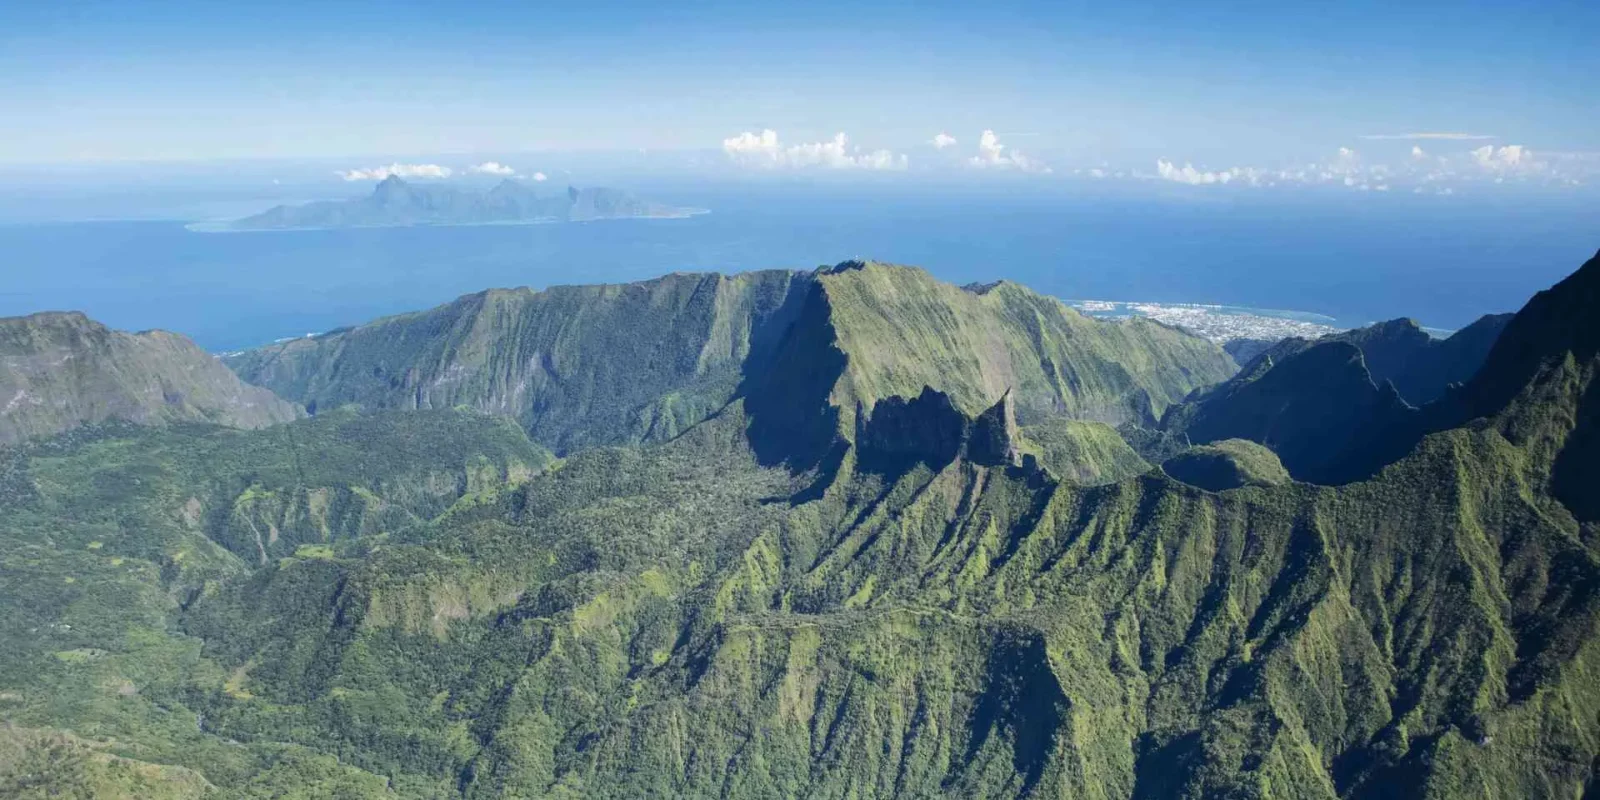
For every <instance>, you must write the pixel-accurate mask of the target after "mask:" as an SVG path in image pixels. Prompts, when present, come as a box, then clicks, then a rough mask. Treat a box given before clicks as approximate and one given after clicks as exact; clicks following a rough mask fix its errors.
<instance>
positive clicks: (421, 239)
mask: <svg viewBox="0 0 1600 800" xmlns="http://www.w3.org/2000/svg"><path fill="white" fill-rule="evenodd" d="M1177 188H1180V189H1184V190H1185V191H1182V192H1171V193H1166V192H1159V191H1157V192H1152V191H1143V192H1139V193H1131V192H1129V193H1121V194H1117V193H1098V194H1095V193H1086V192H1077V191H1066V190H1048V191H1044V190H1023V189H1017V188H1015V187H1011V188H1007V189H1005V190H988V191H977V190H970V189H962V188H960V187H918V188H916V189H911V188H908V187H896V186H893V185H889V184H885V183H878V184H872V185H864V186H863V185H844V184H831V185H808V184H799V183H794V184H770V183H769V184H751V185H747V186H717V187H678V188H677V189H675V190H674V189H671V188H670V187H669V188H668V189H665V190H663V191H664V192H665V193H664V194H663V193H661V192H657V193H654V194H650V195H647V196H649V197H650V198H651V199H655V200H660V201H662V202H670V203H674V204H680V205H689V206H698V207H704V208H709V209H711V212H712V213H710V214H707V215H703V216H697V217H693V218H690V219H675V220H612V221H603V222H593V223H581V224H549V225H521V226H504V225H500V226H478V227H411V228H385V229H367V230H344V231H292V232H264V233H229V234H220V233H197V232H192V231H189V230H186V229H185V228H184V224H185V223H186V222H189V221H192V220H191V219H172V220H142V221H116V220H105V221H92V222H43V223H40V222H19V223H11V224H0V254H3V255H0V276H3V277H0V316H9V315H16V314H25V313H29V312H33V311H40V310H46V309H56V310H60V309H76V310H81V311H84V312H85V313H87V314H89V315H90V316H91V317H94V318H96V319H99V320H101V321H103V322H105V323H107V324H109V325H112V326H113V327H117V328H123V329H130V330H142V329H146V328H166V329H169V330H175V331H179V332H182V333H185V334H188V335H190V336H192V337H193V338H194V339H195V340H196V341H198V342H199V343H200V344H201V345H202V346H204V347H206V348H208V349H211V350H213V351H226V350H235V349H240V348H245V347H250V346H254V345H260V344H264V343H267V342H271V341H274V340H276V339H280V338H285V337H292V336H300V335H304V334H306V333H314V332H320V331H324V330H328V329H331V328H334V327H339V326H343V325H350V324H355V323H359V322H362V321H365V320H368V319H372V318H374V317H378V316H382V315H386V314H394V313H398V312H403V311H409V310H416V309H421V308H427V307H429V306H433V305H437V304H439V303H443V302H447V301H449V300H451V299H453V298H455V297H457V296H459V295H462V294H465V293H469V292H474V291H477V290H480V289H484V288H488V287H498V286H533V287H543V286H549V285H552V284H571V283H598V282H621V281H633V280H640V279H644V278H649V277H653V276H656V275H660V274H663V273H666V272H671V271H689V270H694V271H699V270H717V271H722V272H738V271H744V270H750V269H761V268H769V267H785V268H802V269H809V268H812V267H815V266H818V265H820V264H831V263H836V262H838V261H842V260H845V259H850V258H858V257H860V258H874V259H879V260H885V261H893V262H898V263H905V264H916V265H919V266H922V267H925V268H927V269H928V270H929V271H930V272H932V273H933V274H935V275H937V276H939V277H941V278H944V279H946V280H950V281H954V282H957V283H966V282H969V281H989V280H994V279H997V278H1006V279H1011V280H1015V281H1018V282H1020V283H1023V284H1026V285H1028V286H1031V287H1033V288H1035V289H1037V290H1039V291H1041V292H1045V293H1047V294H1052V295H1056V296H1058V297H1061V298H1064V299H1078V300H1084V299H1100V300H1122V301H1129V300H1132V301H1153V302H1164V303H1174V302H1183V303H1217V304H1225V305H1231V306H1243V307H1251V308H1268V309H1281V310H1293V311H1303V312H1310V313H1316V314H1321V315H1326V316H1328V317H1332V318H1334V319H1336V320H1338V321H1339V322H1340V323H1342V324H1345V325H1361V324H1366V323H1368V322H1372V321H1376V320H1380V319H1389V318H1393V317H1399V316H1410V317H1414V318H1416V319H1417V320H1419V321H1420V322H1422V323H1423V324H1424V325H1427V326H1431V327H1435V328H1443V329H1452V328H1457V327H1460V326H1462V325H1465V324H1467V323H1468V322H1470V321H1472V320H1473V319H1475V318H1476V317H1478V316H1479V315H1481V314H1484V313H1490V312H1500V311H1512V310H1515V309H1517V308H1518V307H1519V306H1520V305H1521V304H1522V303H1523V302H1524V301H1525V300H1526V299H1527V297H1528V296H1529V295H1531V294H1532V293H1533V292H1535V291H1538V290H1539V289H1543V288H1545V287H1546V286H1548V285H1550V284H1551V283H1553V282H1555V281H1557V280H1559V279H1560V278H1562V277H1564V276H1565V275H1566V274H1568V273H1570V272H1571V271H1573V270H1574V269H1576V268H1577V267H1578V266H1579V265H1580V264H1581V263H1582V262H1583V261H1584V260H1585V259H1587V258H1588V257H1589V256H1591V255H1593V254H1594V252H1595V250H1596V248H1597V247H1600V215H1597V214H1596V213H1595V212H1594V211H1593V210H1592V209H1591V208H1589V207H1588V205H1587V204H1581V203H1572V202H1570V201H1561V200H1559V199H1550V200H1537V199H1535V200H1530V199H1528V198H1506V199H1503V200H1491V199H1484V198H1476V199H1474V198H1465V197H1453V198H1450V197H1446V198H1441V197H1412V196H1409V195H1407V196H1395V197H1388V196H1376V195H1364V196H1359V197H1358V196H1354V193H1341V194H1337V195H1329V194H1324V195H1288V194H1287V193H1274V192H1272V191H1270V190H1254V191H1250V192H1231V191H1230V192H1229V193H1227V194H1223V193H1222V192H1213V193H1210V194H1207V193H1206V190H1204V189H1202V190H1200V191H1187V190H1188V189H1189V187H1177Z"/></svg>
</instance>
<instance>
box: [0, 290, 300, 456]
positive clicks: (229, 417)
mask: <svg viewBox="0 0 1600 800" xmlns="http://www.w3.org/2000/svg"><path fill="white" fill-rule="evenodd" d="M298 416H303V414H302V412H300V410H299V409H298V408H296V407H295V406H294V405H291V404H289V403H287V402H284V401H283V400H281V399H279V398H278V397H277V396H275V395H273V393H272V392H271V391H269V390H266V389H262V388H260V387H257V386H251V385H249V384H246V383H244V382H242V381H240V380H239V378H238V377H237V376H236V375H234V373H233V372H231V371H230V370H228V368H227V367H225V366H223V365H222V364H221V363H219V362H218V361H217V360H216V359H215V358H213V357H212V356H210V355H209V354H207V353H206V352H204V351H203V350H201V349H200V348H199V347H197V346H196V345H195V344H194V343H193V342H191V341H189V340H188V339H187V338H185V337H183V336H179V335H177V334H174V333H167V332H165V331H147V332H144V333H123V332H121V331H113V330H111V329H109V328H107V327H105V326H104V325H101V324H99V323H97V322H94V321H93V320H90V319H89V318H88V317H85V316H84V315H82V314H78V313H44V314H34V315H32V316H27V317H11V318H6V319H0V444H8V443H10V444H14V443H17V442H20V441H22V440H24V439H28V438H33V437H40V436H48V435H51V434H55V433H59V432H61V431H64V430H68V429H70V428H74V427H77V426H79V425H83V424H90V423H98V422H104V421H107V420H126V421H130V422H136V423H141V424H163V423H170V422H215V423H218V424H222V425H228V426H232V427H238V428H259V427H262V426H265V425H271V424H273V423H277V422H286V421H289V420H292V419H295V418H296V417H298Z"/></svg>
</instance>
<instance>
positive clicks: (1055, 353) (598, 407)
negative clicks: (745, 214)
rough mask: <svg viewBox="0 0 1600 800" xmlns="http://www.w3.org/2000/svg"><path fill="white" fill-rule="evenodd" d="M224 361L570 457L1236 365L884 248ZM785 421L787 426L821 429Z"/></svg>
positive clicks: (1093, 393)
mask: <svg viewBox="0 0 1600 800" xmlns="http://www.w3.org/2000/svg"><path fill="white" fill-rule="evenodd" d="M228 363H229V365H230V366H232V367H233V368H234V369H235V370H237V371H238V372H239V374H240V375H241V376H242V377H243V378H244V379H245V380H247V381H250V382H252V383H256V384H259V385H261V386H265V387H268V388H270V389H272V390H274V391H276V392H278V393H279V394H280V395H282V396H284V397H287V398H291V399H293V400H295V401H297V402H300V403H303V404H305V405H306V406H307V407H308V408H310V409H312V410H313V411H315V410H317V409H325V408H333V407H337V406H339V405H343V404H347V403H357V404H360V405H363V406H367V407H371V408H439V407H451V406H456V405H466V406H470V407H472V408H475V409H478V410H481V411H486V412H490V413H497V414H506V415H509V416H513V417H515V418H516V419H518V420H519V421H520V422H522V423H523V425H524V426H525V427H526V428H527V429H528V431H529V433H530V435H531V436H533V437H534V439H535V440H537V441H539V442H541V443H543V444H546V445H548V446H550V447H552V448H555V449H556V450H557V451H559V452H570V451H572V450H575V449H578V448H581V447H585V446H592V445H597V444H624V443H637V442H648V441H661V440H664V439H669V438H671V437H673V436H676V435H678V434H679V433H681V432H682V431H684V430H686V429H688V428H689V427H690V426H692V425H694V424H696V423H698V422H700V421H702V420H704V419H706V418H707V417H709V416H710V415H712V414H713V413H715V412H716V411H717V410H719V409H720V408H722V407H723V406H724V405H726V404H727V402H728V401H730V400H732V399H733V398H734V397H735V396H744V397H754V398H755V399H754V400H753V408H756V407H760V408H764V407H765V405H764V404H767V403H771V404H776V407H780V408H787V405H786V404H789V403H791V401H792V400H793V398H794V396H795V395H796V393H799V394H803V395H807V399H806V401H805V402H806V403H807V404H808V405H807V408H806V410H805V412H804V413H805V414H808V415H814V414H822V413H826V412H824V411H823V409H824V408H825V407H833V408H837V409H838V412H837V413H838V415H839V421H838V423H837V424H824V425H823V426H822V427H821V428H820V429H819V431H818V432H817V433H815V434H812V436H813V438H816V437H820V438H821V439H822V440H823V441H822V442H821V444H820V445H818V446H819V447H820V448H821V449H826V442H827V440H828V439H831V437H832V436H833V435H834V434H835V433H836V432H837V433H839V434H840V435H841V436H843V437H844V438H846V439H848V438H849V437H850V431H851V430H853V427H854V423H853V421H852V417H853V414H854V413H855V406H856V404H857V402H860V403H862V404H863V407H864V408H865V409H867V410H868V412H869V413H870V410H871V407H872V406H873V404H875V403H876V402H877V401H878V400H880V399H882V398H885V397H890V396H897V395H898V396H902V397H915V396H917V395H918V394H919V393H920V392H921V390H922V388H923V387H924V386H932V387H934V388H936V389H938V390H940V391H943V392H945V393H947V394H949V396H950V398H951V401H952V403H953V404H954V405H955V407H956V408H959V409H961V410H962V411H964V412H966V413H968V414H976V413H978V412H980V411H982V410H983V409H986V408H988V407H989V406H991V405H993V404H994V403H995V402H996V401H998V400H999V398H1000V397H1001V395H1003V394H1004V393H1005V392H1007V391H1008V390H1009V391H1012V392H1013V397H1014V406H1015V413H1016V414H1017V415H1018V418H1019V419H1020V420H1022V421H1023V422H1024V423H1025V424H1026V423H1027V422H1029V421H1031V420H1032V419H1035V418H1045V417H1049V416H1059V415H1065V416H1069V417H1073V418H1080V419H1094V420H1102V421H1107V422H1112V423H1118V422H1122V421H1126V420H1153V419H1154V417H1155V416H1156V415H1159V414H1160V413H1161V411H1162V410H1163V409H1164V408H1166V407H1167V406H1168V405H1170V404H1171V403H1174V402H1176V401H1178V400H1179V399H1181V398H1182V397H1183V396H1184V395H1185V394H1187V393H1188V392H1189V391H1191V390H1192V389H1194V388H1196V387H1199V386H1203V385H1206V384H1209V383H1212V382H1215V381H1218V380H1222V379H1223V378H1226V377H1227V376H1228V375H1230V374H1231V373H1232V371H1233V365H1232V363H1231V361H1230V360H1229V359H1228V357H1227V355H1226V354H1225V353H1223V352H1222V351H1221V350H1220V349H1218V348H1217V347H1215V346H1214V345H1211V344H1210V343H1208V342H1205V341H1203V340H1201V339H1198V338H1195V337H1192V336H1188V335H1186V334H1183V333H1181V332H1178V331H1175V330H1172V329H1169V328H1164V327H1161V326H1159V325H1155V324H1154V323H1148V322H1134V323H1109V322H1100V321H1096V320H1090V319H1087V318H1084V317H1082V316H1079V315H1078V314H1077V313H1076V312H1073V311H1072V310H1071V309H1068V308H1067V307H1066V306H1065V305H1063V304H1061V303H1060V302H1058V301H1056V300H1053V299H1051V298H1046V297H1043V296H1041V295H1037V294H1034V293H1033V292H1030V291H1028V290H1026V289H1023V288H1021V287H1018V286H1015V285H1012V284H1004V285H1001V286H999V287H995V288H993V289H991V290H989V291H986V292H984V293H982V294H978V293H975V292H969V291H965V290H962V289H959V288H957V287H955V286H952V285H949V284H945V283H941V282H939V281H936V280H934V279H933V278H932V277H931V276H929V275H928V274H927V273H925V272H923V271H921V270H918V269H913V268H909V267H896V266H889V265H884V264H876V263H859V264H851V265H844V266H841V267H839V268H833V269H827V270H821V271H818V272H816V273H793V272H754V273H745V274H741V275H735V276H732V277H725V276H721V275H688V274H676V275H670V276H667V277H664V278H659V279H656V280H653V281H646V282H643V283H635V284H626V285H621V286H583V287H556V288H552V289H548V290H545V291H542V292H534V291H530V290H526V289H518V290H493V291H489V292H484V293H480V294H476V295H470V296H467V297H463V298H461V299H460V300H458V301H456V302H454V303H451V304H449V305H446V306H441V307H439V308H435V309H432V310H430V311H424V312H420V313H417V314H408V315H403V316H399V317H392V318H389V319H384V320H378V321H376V322H373V323H369V324H367V325H362V326H359V327H356V328H352V329H348V330H344V331H338V332H334V333H330V334H326V335H324V336H320V337H316V338H313V339H306V340H295V341H292V342H287V343H284V344H280V345H274V346H271V347H266V348H261V349H259V350H254V351H250V352H247V353H244V354H242V355H239V356H235V357H233V358H230V359H229V360H228ZM808 376H809V377H808ZM801 384H805V385H801ZM810 395H817V396H815V397H813V396H810ZM813 401H816V402H813ZM823 401H825V402H823ZM780 416H783V417H784V420H783V422H782V423H781V425H780V427H781V428H782V429H783V430H782V431H780V433H781V434H782V435H783V436H785V437H791V438H792V436H793V435H794V429H795V427H796V426H799V427H804V426H806V425H808V424H811V423H810V422H808V421H807V420H805V419H799V418H795V417H792V416H791V415H789V414H787V413H786V412H785V413H783V414H781V415H780ZM791 455H792V453H790V452H788V451H785V452H783V453H781V454H780V457H784V458H788V457H790V456H791Z"/></svg>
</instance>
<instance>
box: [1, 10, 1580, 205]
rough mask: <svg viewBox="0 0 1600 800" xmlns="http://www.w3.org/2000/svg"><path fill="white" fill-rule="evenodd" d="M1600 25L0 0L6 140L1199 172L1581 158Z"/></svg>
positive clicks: (1479, 14) (28, 156)
mask: <svg viewBox="0 0 1600 800" xmlns="http://www.w3.org/2000/svg"><path fill="white" fill-rule="evenodd" d="M1597 34H1600V4H1597V3H1593V2H1532V3H1504V2H1497V3H1479V2H1413V3H1385V2H1348V3H1314V4H1313V3H1269V2H1247V3H1223V4H1211V3H1200V4H1196V3H1187V2H1164V3H1071V2H1067V3H1003V2H1002V3H971V2H959V3H957V2H950V3H945V2H933V3H927V2H917V3H912V2H899V3H889V4H862V3H844V2H829V1H826V0H824V1H823V2H813V3H805V4H769V3H749V2H738V3H731V2H730V3H722V2H684V3H655V2H623V3H606V2H598V3H562V4H554V3H511V2H506V3H449V4H446V3H435V4H421V3H376V2H374V3H348V2H281V3H256V4H249V5H246V4H239V3H212V2H159V1H158V2H149V3H120V2H60V3H4V4H0V75H3V76H5V79H4V80H0V109H4V116H5V117H6V119H7V121H8V124H6V125H3V126H0V163H9V164H12V165H17V164H24V165H26V164H48V163H59V162H83V161H89V162H97V161H126V160H134V161H150V160H154V161H161V160H206V159H257V158H266V159H292V158H316V157H335V156H350V157H356V156H363V155H368V154H412V153H483V152H495V153H506V152H513V153H514V152H523V151H540V150H561V151H571V150H638V149H645V150H686V151H688V150H710V151H713V152H714V151H716V150H717V149H718V148H719V147H722V149H724V150H727V149H729V148H727V147H726V146H724V145H725V142H726V141H727V140H729V139H730V137H735V136H737V135H739V134H741V133H744V132H750V133H752V134H754V135H756V136H757V137H759V136H760V134H761V132H762V131H764V130H768V129H770V130H773V131H775V132H776V135H777V136H778V137H779V143H778V145H777V148H776V150H777V152H779V153H782V152H783V150H784V149H786V148H788V147H791V146H795V145H800V146H810V143H820V145H822V146H824V148H825V146H826V145H827V143H829V142H830V141H831V137H833V136H834V135H835V134H836V133H838V132H845V133H847V135H848V142H849V144H848V145H846V148H847V152H850V153H855V152H857V151H856V149H855V148H858V147H859V148H862V150H861V151H860V152H862V153H870V152H874V151H878V150H884V151H888V152H889V153H891V154H893V155H894V156H895V157H896V158H898V157H899V156H902V155H910V156H911V161H910V163H911V164H912V166H913V167H915V166H920V165H921V164H927V163H938V161H937V159H935V158H933V155H932V151H933V150H934V149H935V148H934V147H933V146H932V145H931V142H932V141H933V137H934V136H935V135H936V134H941V133H943V134H945V135H946V136H948V137H949V138H950V139H952V140H954V141H953V142H952V143H951V146H950V147H949V148H948V152H947V153H945V155H947V156H948V155H950V154H954V153H959V154H960V157H961V160H962V161H972V160H974V159H979V158H988V157H989V156H990V155H992V154H1000V153H1016V152H1019V151H1020V152H1028V153H1030V154H1034V161H1033V162H1032V163H1034V164H1039V163H1044V161H1043V160H1042V159H1044V158H1048V159H1049V160H1050V161H1053V162H1055V163H1056V164H1057V165H1058V166H1067V165H1074V166H1077V167H1083V166H1088V165H1096V164H1104V165H1108V166H1117V165H1122V164H1129V165H1133V166H1135V167H1142V168H1145V169H1153V168H1154V166H1155V161H1156V159H1167V160H1170V161H1171V162H1172V163H1173V164H1174V165H1178V166H1177V167H1174V172H1173V173H1171V175H1170V177H1172V178H1173V179H1174V180H1179V181H1182V182H1191V183H1201V182H1204V181H1205V176H1206V175H1207V174H1211V173H1212V171H1213V170H1214V171H1216V172H1215V173H1214V174H1216V175H1218V176H1220V175H1221V174H1222V172H1221V171H1222V170H1226V169H1235V168H1254V167H1258V166H1260V167H1263V168H1264V167H1265V166H1268V165H1280V164H1285V163H1301V162H1309V161H1317V162H1319V163H1320V162H1327V161H1328V160H1329V159H1331V158H1333V157H1334V154H1337V153H1338V152H1339V151H1338V148H1340V147H1345V148H1349V149H1350V150H1352V151H1359V152H1360V153H1361V154H1363V155H1364V156H1366V157H1367V159H1368V163H1371V162H1372V160H1373V159H1374V158H1380V157H1381V158H1383V159H1391V157H1392V159H1400V160H1403V157H1404V156H1405V154H1406V153H1409V152H1411V148H1412V147H1415V146H1419V145H1420V147H1421V148H1423V149H1425V150H1426V151H1427V152H1428V153H1429V154H1430V156H1431V155H1432V154H1433V153H1435V152H1439V153H1444V152H1447V151H1449V152H1457V153H1463V154H1464V153H1466V152H1467V151H1468V149H1469V148H1477V147H1480V146H1482V145H1483V144H1485V143H1488V144H1490V145H1493V146H1495V147H1497V148H1498V147H1503V146H1506V145H1517V146H1521V147H1523V148H1530V149H1531V150H1532V151H1533V152H1534V153H1541V154H1557V156H1558V157H1559V158H1564V157H1568V156H1571V157H1573V158H1575V159H1576V162H1579V163H1584V162H1585V160H1586V159H1592V158H1600V156H1597V155H1596V153H1597V152H1600V86H1597V84H1600V81H1597V80H1596V78H1595V76H1596V75H1600V48H1597V47H1595V45H1594V42H1595V41H1596V37H1597ZM985 130H987V131H992V132H993V135H994V139H993V141H994V142H995V143H996V145H995V146H996V148H999V147H1008V148H1009V149H1008V150H1004V151H1002V150H1000V149H992V150H984V149H983V147H984V144H983V140H981V138H980V137H981V136H982V131H985ZM1419 135H1422V136H1421V138H1418V136H1419ZM1441 135H1449V136H1448V137H1445V138H1440V137H1441ZM1377 137H1382V138H1377ZM1389 137H1393V138H1389ZM1430 137H1432V138H1430ZM1468 137H1475V138H1468ZM753 141H755V144H754V145H753V147H754V148H756V149H757V150H758V151H759V148H760V142H759V139H757V140H753ZM771 149H772V148H769V150H771ZM940 149H941V150H943V149H944V148H940ZM730 152H731V151H730ZM744 152H748V149H747V150H746V151H744ZM821 152H822V155H821V156H820V157H819V158H821V159H822V162H823V163H840V162H838V161H837V160H835V161H833V162H829V161H828V160H827V159H828V157H829V156H828V153H827V151H826V149H824V150H823V151H821ZM1369 154H1382V155H1381V156H1378V155H1369ZM802 155H803V154H802ZM1520 155H1521V154H1520V153H1512V154H1510V155H1508V156H1507V158H1508V159H1509V158H1511V156H1520ZM1489 157H1490V158H1497V157H1498V156H1497V153H1496V151H1491V152H1490V153H1489ZM784 158H785V157H784V156H782V155H780V156H778V160H780V161H782V160H783V159H784ZM1463 158H1465V156H1463ZM989 160H990V161H991V162H993V163H999V164H1001V165H1011V164H1009V162H1006V161H1005V159H1004V156H1003V155H997V156H995V157H994V158H989ZM1512 160H1514V159H1512ZM1189 162H1193V163H1194V164H1196V165H1208V166H1206V167H1201V168H1200V172H1199V173H1198V175H1190V176H1188V177H1187V179H1186V177H1185V175H1184V174H1182V173H1180V172H1176V170H1177V169H1178V167H1181V166H1182V165H1185V164H1187V163H1189ZM763 163H765V162H763ZM863 163H865V162H863ZM874 163H877V164H880V165H881V164H892V165H898V164H900V163H901V162H898V161H889V162H883V161H881V160H880V161H877V162H874ZM951 163H961V162H958V161H956V160H954V159H952V160H951ZM1024 163H1026V162H1024ZM1461 163H1470V162H1466V161H1463V162H1461ZM1513 166H1514V165H1513ZM1569 172H1570V170H1569ZM1581 172H1582V170H1579V171H1577V172H1571V174H1573V175H1578V174H1580V173H1581Z"/></svg>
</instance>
